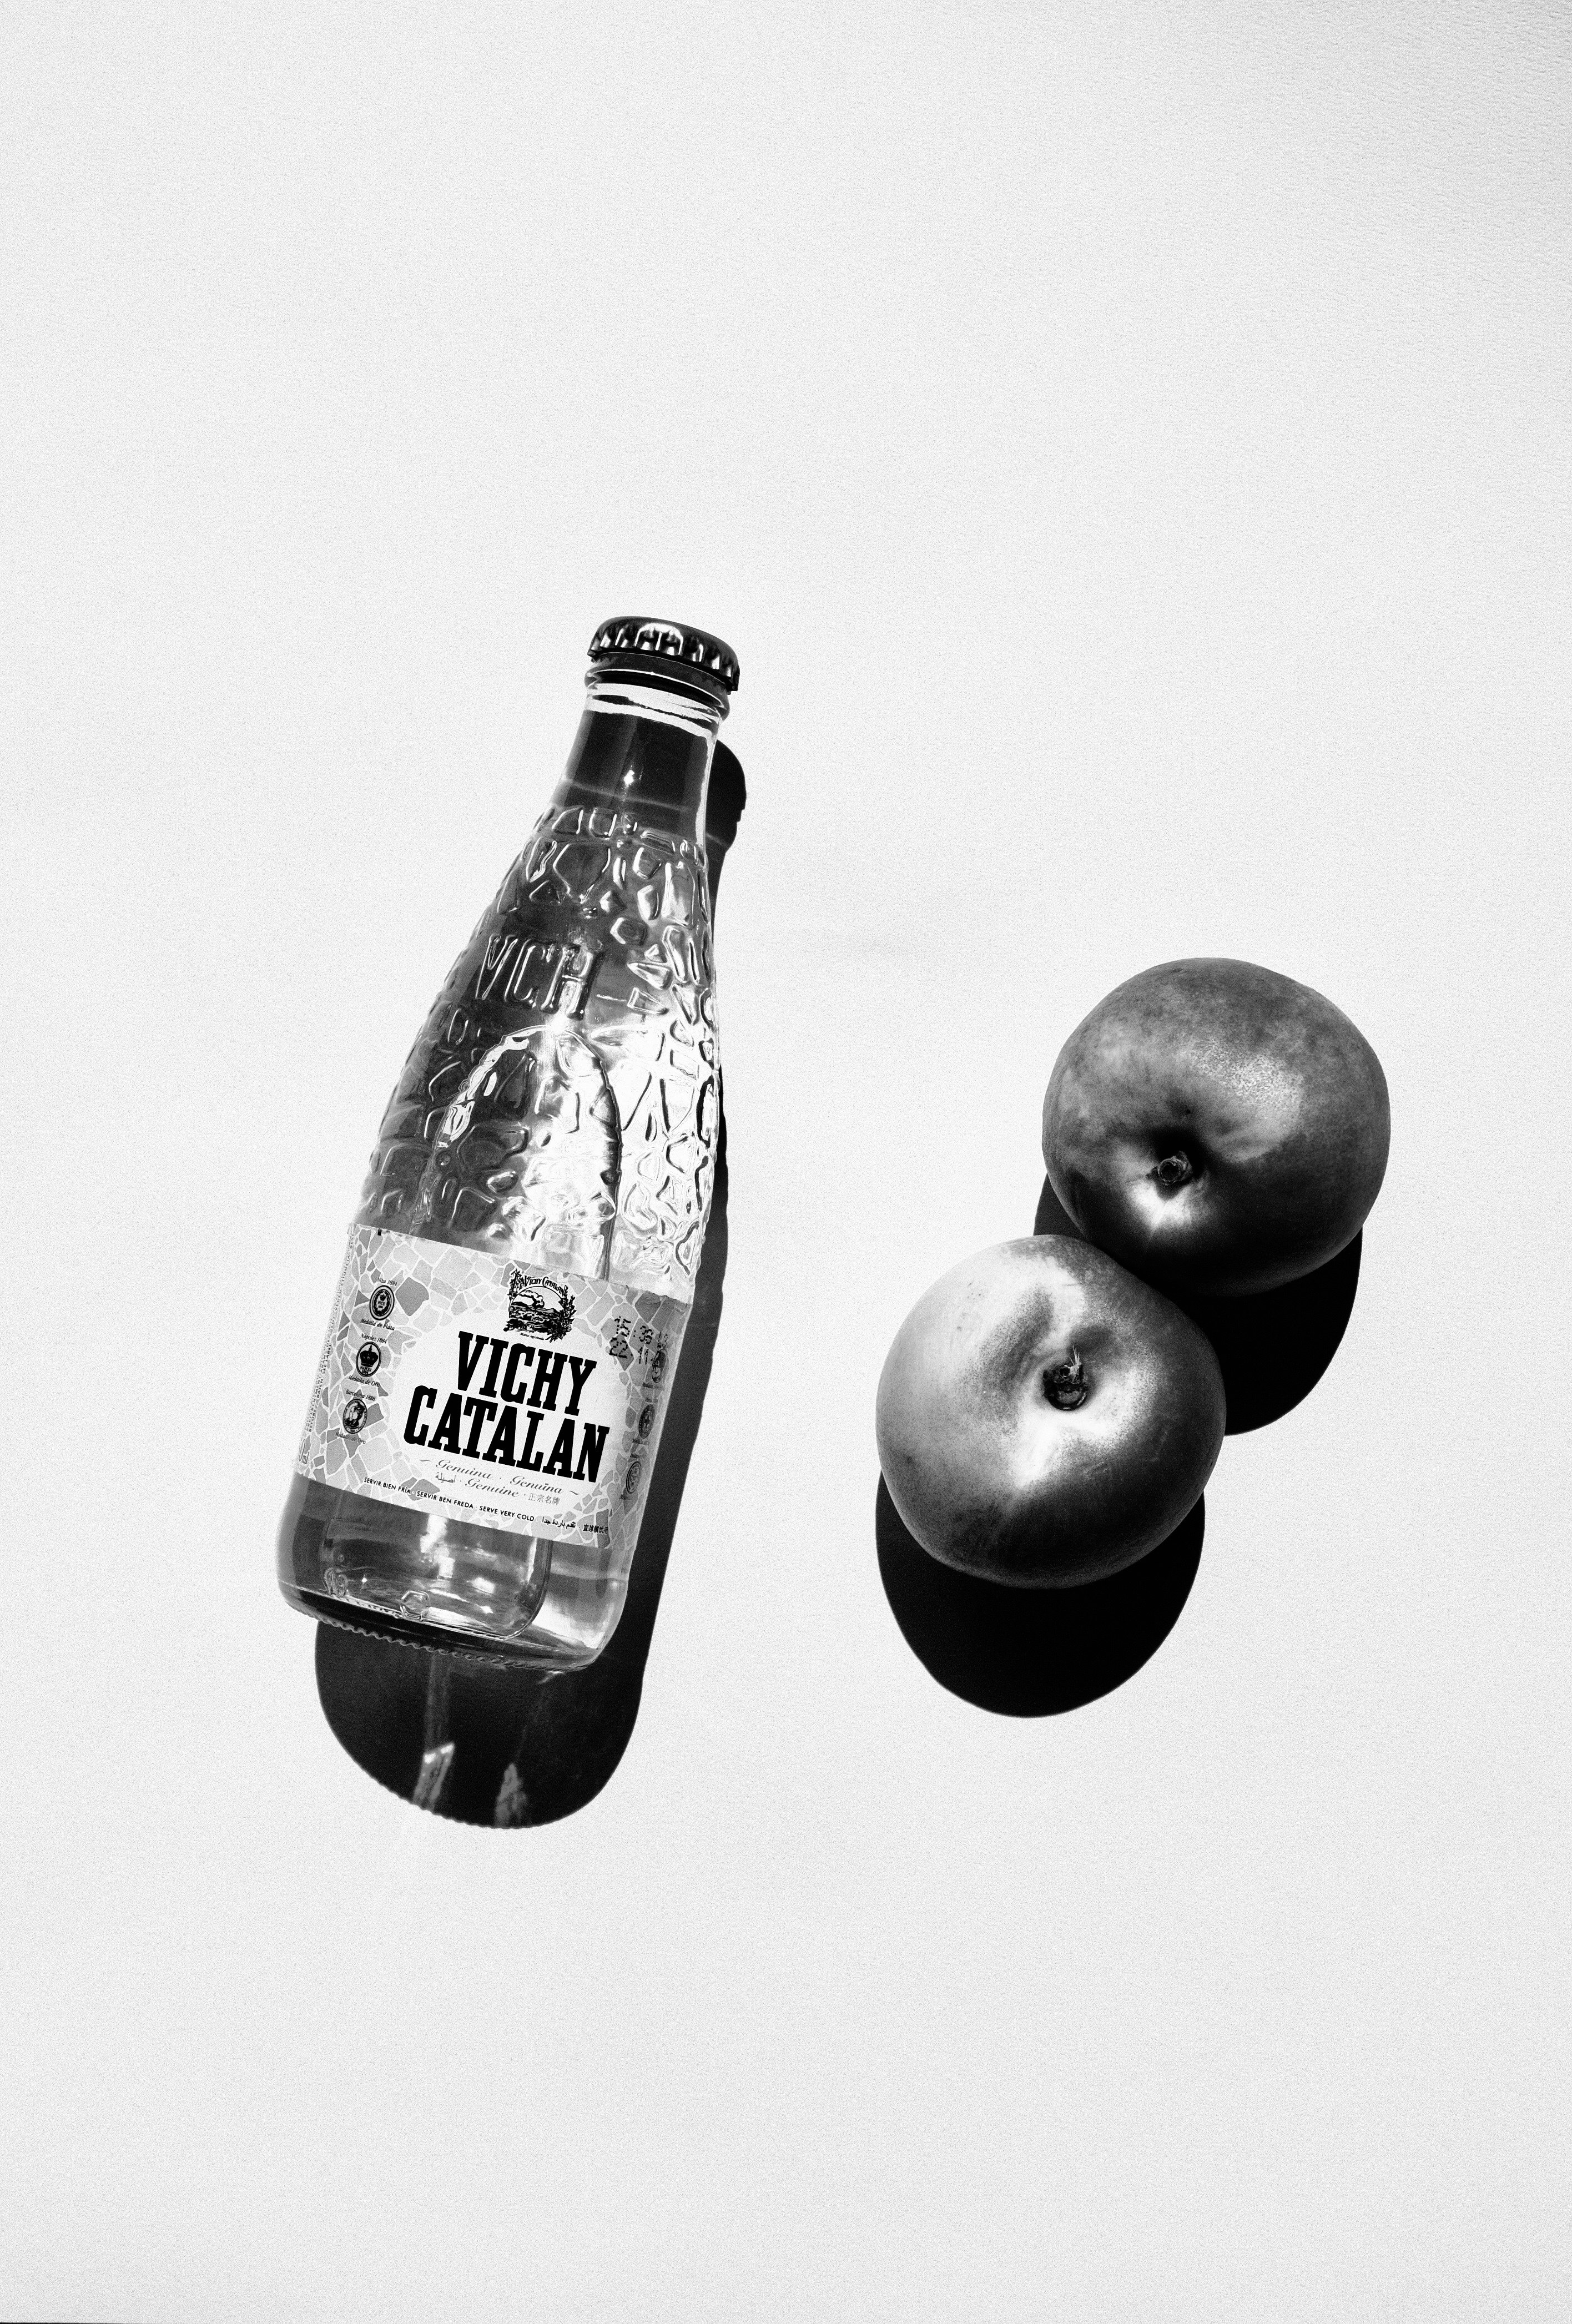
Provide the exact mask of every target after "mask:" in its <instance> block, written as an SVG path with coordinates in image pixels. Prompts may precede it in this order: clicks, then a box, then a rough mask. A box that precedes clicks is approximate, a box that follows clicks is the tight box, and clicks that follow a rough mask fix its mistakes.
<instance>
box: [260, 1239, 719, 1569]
mask: <svg viewBox="0 0 1572 2324" xmlns="http://www.w3.org/2000/svg"><path fill="white" fill-rule="evenodd" d="M687 1314H688V1310H687V1308H686V1307H685V1306H683V1305H681V1303H680V1301H678V1300H675V1299H663V1298H661V1296H659V1295H658V1294H657V1293H654V1292H651V1291H629V1290H626V1289H624V1288H622V1287H620V1286H617V1285H615V1284H611V1283H606V1282H603V1281H601V1280H599V1279H597V1278H596V1277H590V1276H585V1275H570V1274H559V1273H556V1272H554V1271H553V1270H552V1269H550V1268H547V1267H540V1266H535V1265H532V1263H530V1262H529V1261H528V1260H522V1259H504V1258H499V1257H497V1256H495V1254H493V1253H492V1252H490V1251H479V1250H460V1249H458V1248H457V1247H456V1246H455V1245H453V1244H451V1243H445V1242H431V1241H429V1240H426V1238H425V1237H424V1236H421V1235H406V1234H394V1233H391V1232H389V1231H386V1230H385V1229H383V1228H378V1227H356V1228H354V1229H353V1230H352V1231H351V1233H350V1237H349V1251H348V1256H347V1259H346V1260H345V1265H344V1274H343V1277H342V1280H341V1281H340V1283H339V1286H338V1303H337V1305H336V1306H335V1309H334V1313H333V1320H332V1322H331V1323H330V1324H329V1326H328V1342H327V1345H326V1347H325V1348H324V1350H323V1351H322V1362H321V1367H320V1369H319V1372H318V1375H317V1387H316V1392H315V1394H314V1395H313V1397H312V1399H311V1409H310V1415H309V1416H308V1417H307V1421H306V1427H305V1433H304V1434H303V1435H302V1437H301V1449H300V1452H299V1455H298V1457H297V1459H296V1462H295V1465H296V1467H297V1469H299V1471H301V1475H302V1476H306V1477H310V1478H313V1479H314V1480H316V1481H317V1483H319V1484H322V1485H334V1486H338V1487H340V1488H342V1489H345V1490H347V1491H349V1492H354V1493H365V1494H369V1495H370V1496H371V1497H372V1498H373V1499H377V1500H386V1501H405V1502H409V1501H413V1502H416V1503H421V1504H429V1505H430V1508H432V1509H433V1510H441V1511H444V1512H449V1513H451V1514H452V1515H453V1516H454V1517H458V1518H461V1519H463V1520H464V1521H465V1522H466V1523H467V1524H471V1525H482V1526H494V1527H495V1528H496V1529H498V1530H500V1531H502V1532H504V1533H522V1534H536V1535H543V1536H545V1538H547V1539H548V1540H551V1541H577V1542H578V1543H580V1544H587V1545H609V1544H610V1543H611V1541H612V1539H613V1537H614V1535H618V1534H620V1533H621V1532H622V1531H623V1530H624V1525H625V1520H626V1519H627V1518H628V1517H630V1516H636V1514H637V1512H638V1510H639V1508H640V1506H641V1504H642V1502H643V1492H642V1490H641V1487H642V1486H643V1483H644V1482H645V1481H646V1479H647V1471H648V1468H649V1463H650V1461H651V1459H652V1455H653V1452H654V1445H655V1442H656V1439H657V1438H658V1436H659V1434H660V1422H661V1414H662V1409H663V1406H664V1404H665V1400H666V1395H667V1391H668V1389H669V1388H670V1379H671V1373H672V1370H673V1369H674V1368H675V1363H676V1356H677V1348H678V1343H679V1342H680V1338H681V1332H682V1325H683V1323H684V1322H685V1321H686V1319H687Z"/></svg>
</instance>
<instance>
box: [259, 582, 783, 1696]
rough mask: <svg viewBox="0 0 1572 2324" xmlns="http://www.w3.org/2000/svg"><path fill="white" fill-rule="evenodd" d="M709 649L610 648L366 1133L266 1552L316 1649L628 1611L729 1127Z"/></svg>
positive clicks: (649, 636)
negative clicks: (525, 835) (341, 1256)
mask: <svg viewBox="0 0 1572 2324" xmlns="http://www.w3.org/2000/svg"><path fill="white" fill-rule="evenodd" d="M737 678H738V673H737V664H736V659H735V655H734V654H733V653H732V652H731V650H730V649H729V647H727V646H726V645H724V644H723V643H722V642H721V641H720V640H718V639H717V638H713V637H710V636H708V635H707V634H706V633H705V632H702V631H698V630H693V629H689V628H688V627H686V626H685V625H684V624H681V623H678V622H658V621H648V620H644V619H643V618H628V619H622V620H617V621H612V622H604V623H603V624H602V625H601V627H600V629H598V630H597V631H596V634H595V637H594V639H593V640H592V641H591V644H590V668H589V671H588V674H587V681H586V682H587V688H588V698H587V702H586V705H585V712H584V717H583V721H582V723H581V724H580V726H579V729H578V739H577V741H576V742H575V743H574V746H573V751H572V753H571V756H570V757H569V761H568V767H567V770H566V772H565V773H564V775H563V778H562V780H561V781H560V783H559V785H558V787H557V789H556V792H555V794H554V795H553V798H552V799H551V803H550V807H548V808H547V810H546V812H545V814H544V815H543V816H541V820H540V822H539V823H538V824H537V825H536V826H535V830H534V833H533V835H532V838H531V840H530V843H529V844H528V846H527V847H526V848H525V849H524V851H523V853H522V855H521V856H520V857H519V858H518V861H517V862H515V863H514V864H513V868H512V870H511V871H509V872H508V875H507V877H506V879H505V880H504V881H503V884H502V889H501V891H500V892H499V894H498V896H497V898H496V900H495V903H494V904H493V905H492V907H491V908H490V910H489V911H488V912H487V913H486V914H485V918H483V919H482V920H481V922H480V924H479V926H478V927H476V931H475V934H474V935H473V936H471V938H470V940H469V943H468V944H467V946H466V947H465V949H464V951H463V952H462V953H461V954H459V957H458V961H457V962H456V963H455V964H454V967H453V970H452V973H451V974H450V975H449V976H448V982H447V983H446V984H445V985H444V986H443V988H442V992H441V995H440V997H439V1000H438V1001H437V1003H436V1006H435V1007H434V1008H433V1009H432V1010H431V1013H430V1017H429V1018H428V1019H427V1020H426V1024H425V1027H424V1028H423V1030H422V1031H421V1036H420V1038H419V1039H418V1040H417V1041H416V1043H415V1046H414V1048H413V1049H412V1050H411V1054H410V1059H409V1063H408V1065H406V1066H405V1068H404V1071H403V1074H402V1077H401V1078H400V1081H399V1084H398V1087H397V1089H396V1090H395V1091H394V1093H393V1100H392V1102H391V1104H390V1105H389V1107H388V1110H387V1113H386V1116H385V1117H384V1121H383V1125H382V1131H381V1135H380V1137H379V1139H378V1140H377V1145H376V1149H375V1153H374V1155H373V1157H372V1162H371V1169H370V1173H369V1175H368V1176H367V1178H366V1182H365V1191H364V1194H363V1196H362V1200H361V1204H360V1208H359V1211H358V1213H356V1222H355V1224H354V1226H353V1228H352V1229H351V1231H350V1239H349V1250H348V1255H347V1259H346V1263H345V1268H344V1273H343V1277H342V1278H341V1281H340V1284H339V1289H338V1300H337V1302H336V1304H335V1307H334V1312H333V1316H332V1320H331V1322H330V1323H329V1326H328V1340H327V1345H326V1347H325V1349H324V1351H323V1356H322V1362H321V1366H320V1368H319V1373H318V1379H317V1385H316V1388H315V1390H314V1392H313V1396H312V1399H311V1407H310V1414H309V1416H308V1418H307V1424H306V1428H305V1432H304V1434H303V1435H302V1438H301V1447H300V1452H299V1455H298V1457H297V1460H296V1464H295V1465H296V1473H295V1477H294V1481H293V1486H292V1489H291V1493H290V1498H289V1501H288V1504H287V1506H286V1508H285V1510H284V1515H283V1521H282V1526H281V1528H280V1533H279V1580H280V1584H281V1586H282V1590H283V1592H284V1595H285V1597H286V1598H288V1599H289V1600H290V1601H291V1604H292V1605H295V1606H298V1607H299V1608H300V1609H301V1611H302V1612H304V1613H308V1614H310V1615H313V1616H314V1617H316V1618H318V1619H319V1620H323V1621H330V1622H338V1623H342V1624H346V1625H348V1626H350V1627H352V1628H361V1629H366V1630H371V1631H375V1632H377V1633H380V1634H382V1635H384V1636H385V1637H395V1638H405V1639H409V1640H411V1641H413V1642H415V1643H417V1644H420V1645H422V1646H445V1647H449V1648H457V1649H462V1650H467V1651H470V1652H473V1653H477V1654H481V1655H489V1656H492V1657H494V1658H502V1659H506V1660H511V1661H516V1662H522V1663H528V1664H532V1665H537V1666H539V1665H545V1666H552V1665H555V1666H559V1667H564V1668H568V1667H572V1666H575V1665H581V1664H583V1663H586V1662H588V1661H590V1660H592V1659H593V1657H594V1656H595V1655H597V1654H598V1653H599V1652H600V1650H601V1648H602V1647H603V1646H605V1645H606V1640H607V1639H608V1638H609V1637H610V1636H611V1634H612V1631H613V1629H614V1628H615V1625H616V1620H617V1617H618V1615H619V1613H620V1612H621V1610H622V1604H623V1599H624V1593H625V1589H626V1583H627V1574H628V1568H629V1566H630V1564H631V1563H632V1561H633V1551H634V1548H635V1546H636V1545H637V1539H638V1529H639V1521H640V1518H641V1517H642V1516H643V1506H644V1500H645V1497H646V1494H647V1492H648V1488H649V1480H650V1473H651V1470H652V1465H653V1462H654V1457H655V1452H656V1447H657V1445H658V1444H659V1442H660V1436H661V1421H662V1418H663V1416H664V1410H665V1402H666V1396H667V1392H668V1390H669V1388H670V1380H671V1376H672V1373H673V1371H674V1370H675V1368H676V1362H677V1355H678V1351H679V1348H680V1345H681V1340H682V1333H683V1328H684V1326H685V1324H686V1323H687V1320H688V1313H689V1307H690V1305H691V1304H692V1299H693V1289H694V1283H695V1279H696V1277H697V1276H698V1259H699V1251H700V1249H701V1247H702V1244H703V1240H704V1231H705V1225H706V1222H707V1217H708V1213H709V1202H710V1194H711V1189H712V1185H713V1182H714V1176H715V1164H716V1149H717V1136H718V1130H719V1111H720V1109H719V1101H720V1089H719V1059H718V1054H717V1039H716V1014H715V992H714V961H713V955H712V951H711V941H710V899H709V879H708V872H707V864H706V856H705V826H704V817H705V798H706V792H707V785H708V780H709V770H710V762H711V759H712V756H713V752H714V749H715V742H716V737H717V733H718V732H719V728H720V722H721V720H722V719H723V718H724V717H725V716H726V710H727V707H728V705H729V701H730V697H731V695H732V694H733V693H734V692H735V688H736V685H737Z"/></svg>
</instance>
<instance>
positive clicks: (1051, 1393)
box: [1042, 1348, 1087, 1412]
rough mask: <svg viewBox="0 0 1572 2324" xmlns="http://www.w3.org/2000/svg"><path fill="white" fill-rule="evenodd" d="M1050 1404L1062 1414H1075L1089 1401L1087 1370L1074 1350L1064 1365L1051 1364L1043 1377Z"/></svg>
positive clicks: (1070, 1352)
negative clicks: (1079, 1407) (1079, 1406)
mask: <svg viewBox="0 0 1572 2324" xmlns="http://www.w3.org/2000/svg"><path fill="white" fill-rule="evenodd" d="M1042 1385H1043V1388H1044V1391H1045V1393H1046V1394H1047V1397H1048V1400H1049V1402H1050V1404H1051V1405H1053V1406H1056V1408H1057V1409H1058V1410H1059V1411H1060V1412H1074V1411H1075V1409H1076V1407H1077V1405H1082V1404H1085V1402H1086V1400H1087V1368H1086V1366H1085V1364H1083V1363H1082V1361H1081V1360H1080V1357H1079V1356H1078V1355H1077V1353H1076V1351H1075V1350H1074V1348H1072V1349H1071V1350H1070V1351H1069V1354H1068V1356H1067V1357H1066V1359H1065V1360H1064V1362H1063V1363H1062V1364H1050V1366H1049V1368H1048V1369H1047V1371H1045V1372H1044V1373H1043V1375H1042Z"/></svg>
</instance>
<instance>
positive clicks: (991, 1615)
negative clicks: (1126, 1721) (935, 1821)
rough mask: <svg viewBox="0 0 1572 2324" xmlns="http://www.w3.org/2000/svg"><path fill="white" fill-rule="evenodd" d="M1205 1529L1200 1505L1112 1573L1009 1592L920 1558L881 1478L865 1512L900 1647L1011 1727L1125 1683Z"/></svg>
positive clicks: (1144, 1656)
mask: <svg viewBox="0 0 1572 2324" xmlns="http://www.w3.org/2000/svg"><path fill="white" fill-rule="evenodd" d="M1206 1529H1207V1506H1206V1502H1205V1500H1204V1499H1203V1500H1199V1501H1197V1503H1196V1506H1195V1508H1193V1509H1192V1510H1191V1511H1190V1513H1189V1515H1188V1517H1186V1518H1185V1519H1184V1520H1183V1522H1182V1523H1181V1524H1179V1525H1178V1526H1175V1528H1174V1530H1173V1532H1172V1533H1170V1535H1169V1536H1168V1539H1167V1540H1166V1541H1162V1542H1159V1544H1158V1545H1157V1547H1156V1548H1155V1549H1152V1550H1149V1551H1148V1552H1147V1554H1146V1555H1145V1556H1144V1557H1142V1558H1140V1559H1138V1560H1137V1562H1136V1563H1135V1564H1133V1565H1127V1566H1126V1567H1125V1569H1124V1572H1123V1573H1110V1574H1109V1575H1107V1576H1106V1578H1105V1580H1103V1581H1101V1582H1081V1583H1080V1584H1079V1585H1078V1587H1077V1588H1075V1589H1072V1590H1016V1589H1012V1588H1011V1587H1010V1585H1009V1584H1008V1583H1007V1582H984V1581H982V1580H980V1579H979V1578H978V1577H977V1576H976V1574H973V1573H957V1572H956V1571H955V1569H954V1568H953V1567H952V1566H948V1565H941V1564H940V1563H939V1560H938V1558H937V1557H930V1556H929V1554H928V1552H927V1551H926V1550H925V1549H924V1548H923V1547H922V1546H921V1545H920V1543H919V1542H917V1541H914V1540H913V1539H912V1536H911V1534H910V1533H908V1531H907V1529H906V1527H905V1526H904V1525H902V1521H901V1517H900V1514H899V1512H898V1511H897V1509H896V1507H895V1504H894V1502H893V1501H892V1499H890V1489H889V1487H888V1486H887V1485H886V1484H885V1482H884V1480H883V1477H881V1478H880V1480H879V1496H878V1500H877V1503H876V1505H875V1508H874V1538H875V1540H876V1542H877V1544H878V1551H879V1578H880V1580H881V1581H882V1582H883V1585H884V1595H885V1597H886V1598H887V1599H888V1600H889V1601H890V1611H891V1612H892V1614H893V1615H894V1617H895V1619H896V1622H897V1623H898V1625H899V1626H900V1630H901V1635H902V1637H903V1638H904V1639H905V1641H906V1643H907V1645H908V1646H910V1647H911V1651H912V1653H913V1654H914V1655H916V1656H917V1659H918V1661H919V1662H920V1664H921V1665H922V1666H923V1668H924V1669H925V1670H926V1671H927V1672H928V1673H929V1676H930V1677H933V1678H936V1679H937V1680H938V1681H939V1684H940V1686H943V1687H948V1690H949V1692H950V1693H951V1694H957V1695H959V1697H960V1699H961V1701H963V1702H972V1703H976V1706H977V1708H978V1709H979V1710H981V1711H998V1712H1000V1713H1002V1714H1003V1716H1004V1717H1006V1718H1010V1719H1041V1718H1043V1717H1045V1716H1047V1715H1049V1714H1050V1713H1053V1712H1058V1711H1078V1710H1079V1709H1080V1708H1081V1706H1082V1705H1083V1704H1084V1703H1087V1702H1095V1701H1096V1700H1097V1697H1098V1696H1099V1695H1103V1694H1112V1692H1114V1688H1115V1687H1117V1686H1123V1685H1124V1682H1125V1680H1126V1679H1127V1678H1133V1677H1134V1675H1135V1674H1136V1672H1137V1671H1138V1670H1139V1669H1140V1668H1141V1665H1142V1663H1145V1662H1149V1661H1150V1660H1151V1656H1152V1655H1154V1654H1155V1653H1156V1652H1157V1650H1158V1648H1159V1646H1161V1644H1162V1642H1163V1640H1164V1638H1166V1637H1167V1636H1168V1634H1169V1632H1170V1630H1171V1629H1172V1628H1173V1626H1174V1624H1175V1623H1176V1622H1177V1621H1178V1620H1179V1616H1180V1614H1181V1613H1182V1612H1183V1610H1184V1604H1185V1600H1186V1599H1187V1598H1188V1596H1189V1594H1190V1585H1191V1583H1192V1582H1194V1580H1195V1578H1196V1571H1197V1567H1198V1566H1199V1564H1200V1562H1201V1542H1202V1538H1203V1536H1204V1535H1205V1533H1206Z"/></svg>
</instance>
